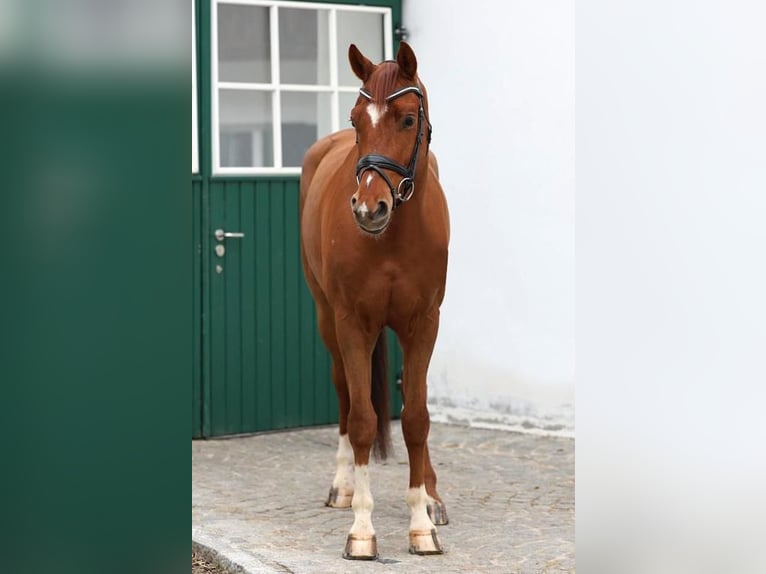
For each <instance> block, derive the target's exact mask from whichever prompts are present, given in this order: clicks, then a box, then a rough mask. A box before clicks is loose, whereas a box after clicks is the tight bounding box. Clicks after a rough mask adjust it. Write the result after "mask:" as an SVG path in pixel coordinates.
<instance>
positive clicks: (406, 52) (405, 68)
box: [396, 41, 418, 80]
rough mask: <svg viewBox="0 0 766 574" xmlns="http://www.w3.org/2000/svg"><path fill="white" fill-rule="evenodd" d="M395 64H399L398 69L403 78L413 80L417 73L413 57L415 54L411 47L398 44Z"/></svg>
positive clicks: (415, 61)
mask: <svg viewBox="0 0 766 574" xmlns="http://www.w3.org/2000/svg"><path fill="white" fill-rule="evenodd" d="M396 63H397V64H399V69H400V70H401V71H402V74H403V75H404V76H406V77H407V78H409V79H410V80H414V79H415V74H417V72H418V59H417V58H416V57H415V52H413V51H412V47H411V46H410V45H409V44H408V43H407V42H404V41H402V42H399V51H398V52H397V53H396Z"/></svg>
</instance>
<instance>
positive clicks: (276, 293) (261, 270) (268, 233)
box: [208, 177, 337, 435]
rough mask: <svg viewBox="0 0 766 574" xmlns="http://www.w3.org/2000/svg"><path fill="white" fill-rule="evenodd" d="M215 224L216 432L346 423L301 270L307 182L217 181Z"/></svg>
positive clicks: (212, 331)
mask: <svg viewBox="0 0 766 574" xmlns="http://www.w3.org/2000/svg"><path fill="white" fill-rule="evenodd" d="M209 221H210V229H211V233H210V241H209V245H210V249H211V256H210V269H209V289H210V321H209V330H208V336H209V340H210V369H209V372H208V374H209V377H210V382H211V394H210V397H209V409H210V410H209V418H210V434H211V435H221V434H232V433H242V432H253V431H260V430H270V429H278V428H285V427H295V426H305V425H314V424H322V423H330V422H333V421H335V420H337V400H336V398H335V391H334V390H333V388H332V384H331V383H330V379H329V373H330V363H329V357H328V356H327V353H326V352H325V349H324V347H323V346H322V343H321V341H320V340H319V336H318V333H317V328H316V319H315V312H314V306H313V301H312V300H311V296H310V294H309V293H308V289H307V288H306V286H305V283H304V279H303V272H302V270H301V266H300V251H299V232H298V179H297V178H295V177H285V178H269V179H255V180H241V179H231V180H221V181H214V182H213V183H212V184H211V186H210V219H209Z"/></svg>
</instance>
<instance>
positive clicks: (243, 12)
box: [218, 4, 271, 83]
mask: <svg viewBox="0 0 766 574" xmlns="http://www.w3.org/2000/svg"><path fill="white" fill-rule="evenodd" d="M270 42H271V39H270V35H269V9H268V8H265V7H263V6H240V5H236V4H220V5H219V6H218V78H219V81H221V82H262V83H270V82H271V44H270Z"/></svg>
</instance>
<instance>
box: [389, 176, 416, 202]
mask: <svg viewBox="0 0 766 574" xmlns="http://www.w3.org/2000/svg"><path fill="white" fill-rule="evenodd" d="M405 184H406V185H405ZM402 186H405V190H406V191H405V193H404V194H403V193H402ZM414 193H415V180H414V179H412V178H410V177H403V178H402V181H400V182H399V185H398V186H397V188H396V195H395V196H394V199H395V200H398V201H399V202H400V203H404V202H405V201H409V200H410V198H411V197H412V195H413V194H414Z"/></svg>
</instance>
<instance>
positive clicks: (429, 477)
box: [402, 393, 449, 526]
mask: <svg viewBox="0 0 766 574" xmlns="http://www.w3.org/2000/svg"><path fill="white" fill-rule="evenodd" d="M402 396H403V402H405V401H406V397H405V396H404V393H402ZM424 478H425V483H426V495H427V497H428V504H427V506H426V510H427V512H428V518H430V519H431V522H433V523H434V524H435V525H436V526H443V525H445V524H449V518H447V507H446V506H445V505H444V502H443V501H442V499H441V496H439V493H438V491H437V490H436V471H435V470H434V467H433V466H432V465H431V454H430V453H429V450H428V442H426V445H425V471H424Z"/></svg>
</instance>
